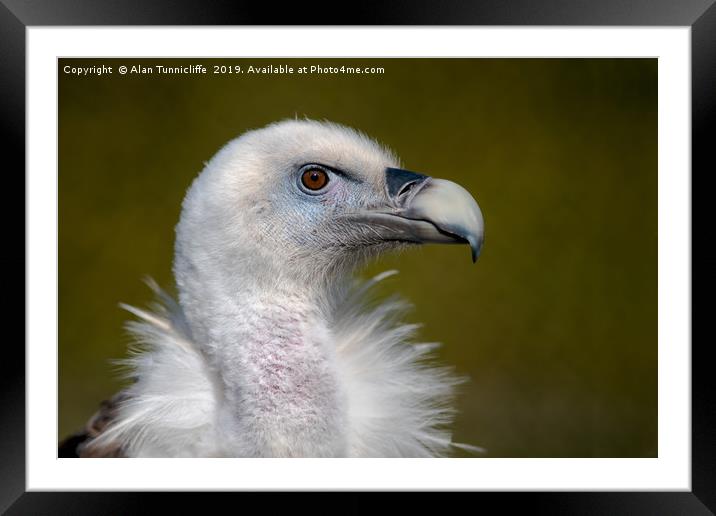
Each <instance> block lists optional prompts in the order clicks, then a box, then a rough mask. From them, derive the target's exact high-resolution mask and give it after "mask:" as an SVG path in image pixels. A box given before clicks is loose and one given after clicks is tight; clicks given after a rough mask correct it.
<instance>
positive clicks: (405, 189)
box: [397, 181, 418, 197]
mask: <svg viewBox="0 0 716 516" xmlns="http://www.w3.org/2000/svg"><path fill="white" fill-rule="evenodd" d="M416 184H418V182H417V181H411V182H410V183H405V185H403V188H401V189H400V191H399V192H398V195H397V197H404V196H405V195H407V194H408V193H409V192H410V190H412V189H413V187H414V186H415V185H416Z"/></svg>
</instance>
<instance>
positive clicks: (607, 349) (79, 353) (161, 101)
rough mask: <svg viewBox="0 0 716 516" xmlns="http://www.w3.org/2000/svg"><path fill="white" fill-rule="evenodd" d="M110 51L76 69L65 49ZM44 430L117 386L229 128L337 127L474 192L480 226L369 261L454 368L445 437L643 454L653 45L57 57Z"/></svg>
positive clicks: (652, 417)
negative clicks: (249, 56)
mask: <svg viewBox="0 0 716 516" xmlns="http://www.w3.org/2000/svg"><path fill="white" fill-rule="evenodd" d="M139 63H142V64H144V65H153V64H164V65H176V64H184V65H187V64H197V63H202V64H204V65H205V66H207V67H208V68H209V71H210V72H211V71H212V70H211V68H212V65H213V64H225V65H236V64H238V65H241V66H242V67H243V68H244V69H245V68H246V67H247V66H248V65H250V64H254V65H255V64H259V65H262V66H263V65H266V64H268V63H273V64H276V65H277V64H281V63H283V64H285V63H290V64H291V65H293V66H294V67H296V68H298V67H300V66H304V65H305V66H310V65H311V64H318V63H320V64H321V65H323V66H329V65H333V66H340V65H348V66H381V67H384V68H385V72H384V73H383V74H375V75H340V74H331V75H298V74H294V75H278V74H262V75H247V74H240V75H212V74H207V75H157V74H155V75H124V76H122V75H119V74H117V67H118V66H119V65H121V64H125V65H131V64H139ZM68 64H69V65H71V66H92V65H101V64H105V65H109V66H113V67H114V70H115V73H113V74H111V75H103V76H100V77H96V76H86V77H78V76H73V75H69V74H65V73H63V72H62V69H63V67H64V66H65V65H68ZM58 73H59V135H60V139H59V163H60V166H59V377H60V385H59V434H60V437H62V436H64V435H65V434H67V433H69V432H71V431H73V430H75V429H77V428H78V427H79V426H81V425H82V424H83V423H84V421H85V420H86V419H87V417H88V416H89V415H90V414H91V413H92V412H93V411H94V410H95V408H96V406H97V404H98V402H99V401H100V400H102V399H104V398H106V397H107V396H110V395H111V394H112V393H113V392H114V391H115V390H117V389H118V388H119V387H120V386H121V382H119V381H118V380H117V377H116V374H115V373H116V368H115V367H114V366H113V365H112V364H111V363H110V360H111V359H117V358H121V357H123V356H124V355H125V349H126V345H127V343H128V340H129V339H128V337H127V336H126V335H125V333H124V331H123V328H122V324H123V322H124V321H125V320H127V319H128V314H126V313H124V312H123V311H122V310H120V308H119V307H118V306H117V304H118V303H119V302H126V303H130V304H135V305H139V306H143V305H146V304H147V303H148V302H150V301H151V294H150V292H149V290H148V289H147V288H146V286H145V285H144V284H143V283H142V281H141V279H142V277H143V276H145V275H150V276H152V277H154V278H155V279H156V280H157V281H158V282H159V284H160V285H163V286H165V287H167V288H169V289H170V290H172V291H173V280H172V275H171V262H172V246H173V239H174V233H173V231H174V225H175V223H176V222H177V218H178V216H179V210H180V203H181V200H182V197H183V195H184V192H185V191H186V188H187V187H188V186H189V184H190V182H191V180H192V178H193V177H194V176H195V175H196V174H197V173H198V172H199V171H200V170H201V169H202V167H203V164H204V162H205V161H207V160H208V159H209V158H210V157H211V156H212V155H213V154H214V152H216V151H217V150H218V149H219V148H220V147H221V146H222V145H223V144H224V143H226V142H227V141H228V140H229V139H231V138H234V137H235V136H237V135H239V134H240V133H242V132H243V131H245V130H247V129H250V128H255V127H259V126H262V125H265V124H267V123H269V122H273V121H275V120H279V119H282V118H286V117H294V116H296V115H298V116H308V117H310V118H318V119H324V118H325V119H328V120H332V121H336V122H340V123H343V124H347V125H350V126H353V127H356V128H358V129H360V130H362V131H364V132H366V133H368V134H369V135H372V136H374V137H376V138H377V139H379V140H380V141H382V142H384V143H385V144H387V145H389V146H390V147H392V148H393V149H395V150H396V151H397V153H398V154H399V155H400V156H401V157H402V159H403V161H404V164H405V166H406V167H407V168H409V169H411V170H415V171H419V172H424V173H428V174H432V175H435V176H438V177H445V178H449V179H451V180H454V181H457V182H459V183H461V184H462V185H464V186H465V187H466V188H467V189H468V190H469V191H470V192H472V193H473V195H474V196H475V197H476V199H477V200H478V202H479V203H480V206H481V208H482V210H483V213H484V216H485V223H486V242H485V247H484V250H483V254H482V256H481V258H480V259H479V260H478V263H477V264H476V265H473V264H472V263H471V261H470V253H469V250H468V248H467V247H464V246H427V247H422V248H419V249H416V250H415V251H412V252H407V253H404V254H401V255H399V256H389V257H386V258H385V259H382V260H381V261H380V262H379V263H376V264H373V265H371V266H370V267H369V269H368V270H366V271H363V274H364V275H366V276H367V275H369V274H373V273H376V272H379V271H382V270H385V269H386V268H397V269H399V270H400V272H401V273H400V274H399V275H398V276H397V277H394V278H392V279H390V280H388V281H387V282H386V285H384V286H383V287H382V289H383V292H384V293H386V294H388V293H390V292H398V293H400V294H402V295H403V296H404V297H406V298H407V299H408V300H409V301H411V302H412V303H413V304H414V305H415V309H414V311H413V312H412V313H411V314H410V320H412V321H417V322H421V323H423V324H424V326H423V329H422V331H421V335H420V336H421V338H422V339H425V340H427V341H440V342H442V343H444V346H443V348H442V350H441V351H440V358H441V360H443V361H444V362H447V363H449V364H453V365H455V366H456V368H457V370H458V371H460V372H461V373H464V374H467V375H469V376H470V377H471V382H470V383H469V384H468V385H466V386H465V387H464V388H463V390H462V393H461V395H460V398H459V404H458V405H459V410H460V414H459V417H458V419H457V422H456V425H455V438H456V439H457V440H458V441H462V442H467V443H471V444H475V445H479V446H483V447H485V448H487V450H488V452H487V456H488V457H622V456H628V457H643V456H655V455H656V453H657V61H656V60H655V59H640V60H633V59H589V60H585V59H549V60H547V59H487V60H484V59H439V60H433V59H374V60H366V59H362V60H336V59H320V60H296V59H293V60H288V59H283V60H262V59H254V60H208V59H205V60H197V59H191V60H183V61H180V60H111V59H110V60H78V59H74V60H60V62H59V72H58Z"/></svg>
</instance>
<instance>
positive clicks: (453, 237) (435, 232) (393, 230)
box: [363, 168, 485, 262]
mask: <svg viewBox="0 0 716 516" xmlns="http://www.w3.org/2000/svg"><path fill="white" fill-rule="evenodd" d="M385 174H386V190H387V194H388V198H389V199H390V203H391V206H390V207H389V209H380V210H375V211H370V212H364V213H363V217H365V218H366V219H367V220H366V222H370V223H371V226H372V227H373V228H374V229H375V230H376V231H378V232H379V234H380V235H381V236H382V237H383V238H384V239H386V240H399V241H407V242H415V243H440V244H460V243H463V244H465V243H466V244H469V245H470V249H471V250H472V261H473V262H475V261H476V260H477V258H478V256H479V255H480V250H481V248H482V243H483V240H484V233H485V232H484V220H483V218H482V212H481V211H480V207H479V206H478V205H477V202H476V201H475V199H474V198H473V197H472V196H471V195H470V194H469V192H468V191H467V190H465V189H464V188H463V187H462V186H460V185H458V184H457V183H453V182H452V181H447V180H445V179H435V178H432V177H428V176H424V175H422V174H416V173H415V172H410V171H407V170H401V169H395V168H388V169H386V172H385Z"/></svg>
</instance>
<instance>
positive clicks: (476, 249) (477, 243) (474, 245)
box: [467, 235, 483, 263]
mask: <svg viewBox="0 0 716 516" xmlns="http://www.w3.org/2000/svg"><path fill="white" fill-rule="evenodd" d="M467 241H468V243H469V244H470V252H471V254H472V263H475V262H477V259H478V258H479V257H480V252H481V251H482V242H483V239H482V238H480V239H477V238H475V237H474V236H472V235H471V236H469V237H467Z"/></svg>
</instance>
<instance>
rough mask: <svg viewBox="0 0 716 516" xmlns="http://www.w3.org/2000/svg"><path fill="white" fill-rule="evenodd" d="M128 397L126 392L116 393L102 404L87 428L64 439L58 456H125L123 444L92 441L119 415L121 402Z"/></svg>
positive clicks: (59, 447)
mask: <svg viewBox="0 0 716 516" xmlns="http://www.w3.org/2000/svg"><path fill="white" fill-rule="evenodd" d="M126 399H127V395H126V394H125V393H124V392H120V393H118V394H116V395H114V396H113V397H112V398H111V399H109V400H104V401H103V402H102V403H101V404H100V408H99V410H98V411H97V412H96V413H95V414H94V415H93V416H92V417H91V418H90V420H89V421H88V422H87V425H86V426H85V428H84V429H83V430H81V431H79V432H77V433H75V434H72V435H71V436H69V437H67V438H66V439H64V440H63V441H62V442H60V444H59V446H58V457H60V458H66V457H75V458H77V457H123V456H124V455H123V454H122V449H121V446H120V445H119V444H117V443H109V444H105V445H104V446H96V445H94V446H93V443H92V441H93V440H94V438H95V437H97V436H98V435H100V434H101V433H102V432H103V431H104V430H105V428H107V426H108V425H109V424H110V423H111V422H112V421H113V420H114V418H115V417H116V415H117V408H118V406H119V404H120V403H122V402H123V401H125V400H126Z"/></svg>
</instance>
